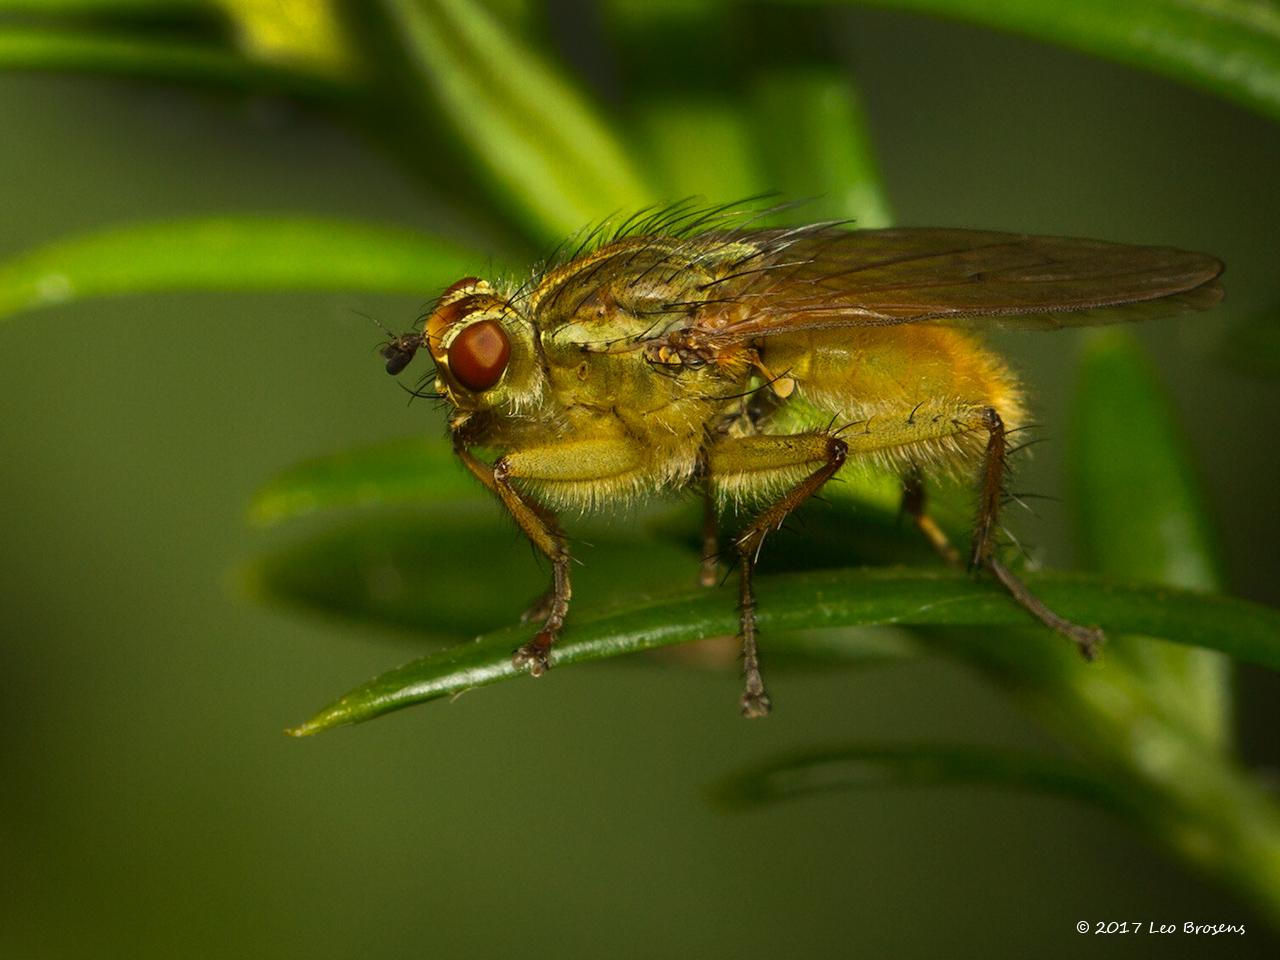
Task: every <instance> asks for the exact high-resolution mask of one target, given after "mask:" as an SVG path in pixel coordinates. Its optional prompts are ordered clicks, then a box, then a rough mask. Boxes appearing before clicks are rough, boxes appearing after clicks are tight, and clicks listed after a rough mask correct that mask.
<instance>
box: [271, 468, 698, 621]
mask: <svg viewBox="0 0 1280 960" xmlns="http://www.w3.org/2000/svg"><path fill="white" fill-rule="evenodd" d="M476 486H477V487H478V486H479V485H478V484H477V485H476ZM480 493H481V494H483V495H484V496H483V499H481V498H476V499H474V500H471V501H467V500H459V501H456V502H445V501H438V502H437V505H436V508H435V509H426V510H416V511H410V510H398V511H391V512H380V513H378V514H377V515H375V516H372V517H370V516H364V517H360V518H359V520H358V522H352V523H347V524H342V525H339V526H338V527H337V528H336V529H333V530H327V531H325V532H323V533H321V534H320V535H318V536H315V537H305V538H303V539H301V540H299V541H298V542H296V543H294V544H293V545H291V546H289V547H286V548H284V549H280V550H277V551H275V552H272V553H270V554H268V555H267V556H266V557H264V558H263V559H261V560H259V561H258V562H256V563H255V564H254V566H253V567H252V568H251V569H250V571H249V573H248V580H247V584H248V587H249V590H250V592H251V594H253V595H255V596H257V597H259V598H261V599H265V600H269V601H273V602H280V603H284V604H287V605H289V606H300V607H303V608H305V609H307V610H309V611H312V612H317V613H321V614H326V615H330V616H336V617H342V618H345V619H353V620H357V621H359V622H362V623H372V624H376V625H379V626H382V627H387V626H391V627H397V628H400V629H407V630H410V631H412V632H413V633H414V634H415V635H416V636H417V637H419V638H426V639H429V640H434V641H438V642H441V643H444V642H456V641H457V640H458V638H459V636H474V635H476V634H478V633H480V632H482V631H485V630H491V629H493V627H494V626H495V625H496V624H501V623H512V622H515V621H516V620H517V619H518V618H519V616H520V614H521V612H522V611H523V610H524V609H525V608H526V607H528V606H529V605H530V604H531V603H532V601H533V600H534V598H535V597H537V596H538V595H539V594H541V593H542V592H543V591H544V590H545V589H546V586H547V582H548V579H549V575H548V573H547V570H546V567H545V565H544V564H541V563H538V562H536V561H535V560H534V559H533V558H531V557H530V555H529V547H528V544H527V543H526V542H525V541H523V540H522V539H521V538H520V537H518V536H516V535H515V534H514V533H513V531H512V529H511V523H510V521H509V520H508V519H507V517H506V516H504V515H503V514H502V510H501V507H500V506H499V504H498V503H497V500H496V499H495V498H494V497H492V496H490V495H489V494H488V493H487V492H486V491H484V490H483V489H480ZM588 536H589V539H588V540H586V541H581V540H580V541H579V542H578V544H577V546H578V549H577V555H578V558H579V559H580V560H581V561H582V562H581V564H580V565H578V566H575V568H574V572H573V578H574V589H575V591H576V592H577V593H579V594H584V595H586V596H589V597H591V598H593V599H594V600H596V601H598V602H602V603H607V602H609V601H611V600H614V599H630V600H632V601H634V600H635V598H636V597H644V596H647V595H651V594H652V593H653V592H654V591H658V592H663V591H671V590H677V589H680V588H682V587H685V586H688V585H689V584H691V583H693V581H694V578H695V573H696V570H697V560H696V558H694V557H693V556H692V555H691V554H690V552H689V551H687V550H686V549H685V548H684V547H683V546H682V545H677V544H672V543H669V542H656V541H654V540H649V539H645V538H643V537H637V536H635V535H634V533H633V532H632V531H631V530H626V531H620V530H618V529H617V528H613V527H609V526H605V525H600V524H597V525H595V527H594V528H591V529H590V530H589V534H588Z"/></svg>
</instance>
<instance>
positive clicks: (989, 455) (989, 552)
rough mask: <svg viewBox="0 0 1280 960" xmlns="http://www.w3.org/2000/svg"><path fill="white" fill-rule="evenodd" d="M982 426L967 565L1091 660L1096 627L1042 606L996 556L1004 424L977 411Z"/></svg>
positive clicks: (1098, 634)
mask: <svg viewBox="0 0 1280 960" xmlns="http://www.w3.org/2000/svg"><path fill="white" fill-rule="evenodd" d="M979 418H980V423H981V426H982V427H984V428H986V430H987V448H986V452H985V453H984V455H983V460H982V488H981V490H980V492H979V500H978V519H977V523H976V525H975V527H974V531H973V549H972V552H971V553H970V555H969V565H970V566H971V567H973V568H975V569H977V568H984V567H985V568H986V569H987V570H990V571H991V573H992V575H993V576H994V577H995V578H996V580H997V581H999V583H1000V585H1001V586H1003V587H1004V588H1005V590H1007V591H1008V592H1009V595H1010V596H1011V597H1013V599H1014V600H1016V601H1017V602H1018V603H1019V605H1021V606H1022V608H1023V609H1024V610H1026V611H1027V612H1028V613H1030V614H1031V615H1032V616H1033V617H1035V618H1036V619H1037V620H1039V621H1040V622H1041V623H1043V624H1044V625H1045V626H1046V627H1049V628H1050V629H1051V630H1055V631H1057V632H1058V633H1061V634H1062V635H1063V636H1065V637H1067V638H1068V639H1070V640H1071V641H1073V642H1074V643H1075V645H1076V647H1078V648H1079V650H1080V653H1081V655H1082V656H1083V657H1084V658H1085V659H1086V660H1092V659H1093V658H1094V657H1095V656H1096V655H1097V652H1098V645H1099V644H1100V643H1102V641H1103V639H1105V638H1104V635H1103V632H1102V630H1101V629H1099V628H1098V627H1085V626H1082V625H1080V624H1078V623H1075V622H1073V621H1071V620H1068V619H1066V618H1065V617H1062V616H1059V615H1058V614H1057V613H1054V611H1052V610H1050V609H1049V608H1048V607H1047V606H1045V604H1044V601H1042V600H1041V599H1040V598H1039V597H1037V596H1036V595H1035V594H1034V593H1032V592H1031V590H1030V589H1029V588H1028V587H1027V585H1026V584H1025V583H1023V582H1022V581H1021V580H1019V579H1018V578H1017V577H1016V576H1014V574H1013V573H1012V571H1010V570H1009V569H1008V568H1007V567H1005V565H1004V564H1002V563H1001V562H1000V561H999V560H997V559H996V557H995V555H994V554H995V538H994V531H995V529H996V526H997V522H998V520H999V516H1000V499H1001V496H1002V494H1003V490H1004V473H1005V457H1006V454H1007V448H1006V444H1005V428H1004V421H1002V420H1001V419H1000V414H999V413H998V412H997V411H996V410H995V409H994V408H993V407H984V408H982V409H981V410H980V411H979Z"/></svg>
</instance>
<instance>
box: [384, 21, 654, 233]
mask: <svg viewBox="0 0 1280 960" xmlns="http://www.w3.org/2000/svg"><path fill="white" fill-rule="evenodd" d="M382 6H383V7H384V8H385V10H386V11H387V13H388V15H389V16H390V18H391V20H392V22H393V23H394V24H395V26H396V27H397V28H398V29H397V31H396V32H397V37H398V38H400V39H401V42H403V43H404V44H406V47H407V49H406V55H407V57H408V59H409V62H410V63H411V65H412V67H413V69H414V71H415V72H416V74H417V76H418V77H419V78H420V79H421V80H422V82H423V83H424V84H425V85H426V87H427V88H428V89H429V90H430V91H431V93H432V94H433V96H434V99H435V100H436V101H437V102H438V103H439V104H440V105H441V107H442V109H443V110H444V111H445V112H446V113H447V114H448V115H449V117H450V118H451V119H452V122H453V135H454V136H455V137H457V138H460V139H461V140H462V141H463V142H464V143H465V144H466V146H467V147H469V149H470V151H471V155H472V156H473V157H474V158H475V161H476V164H477V165H478V166H479V167H480V168H481V170H482V171H483V172H484V174H485V175H486V176H487V178H488V179H489V181H490V183H491V184H492V186H493V187H494V188H495V189H496V190H497V191H499V192H500V193H501V194H503V195H504V196H505V197H506V198H507V200H508V201H509V202H510V204H512V205H514V206H515V207H516V209H517V211H518V212H519V214H520V215H521V216H522V217H523V219H524V221H525V222H526V224H527V225H528V226H530V227H531V228H532V230H533V233H534V234H535V235H537V236H540V237H543V238H555V239H560V238H562V237H563V236H565V235H567V234H571V233H573V232H574V231H576V230H579V229H581V228H582V226H583V225H584V224H587V223H589V222H591V221H593V220H597V219H600V218H601V217H605V216H608V215H610V214H612V213H615V212H617V211H620V210H627V211H630V210H635V209H639V208H640V207H643V206H644V205H645V204H647V203H650V202H652V200H653V198H654V197H653V193H652V192H651V190H650V189H649V188H648V186H647V185H646V184H645V182H644V179H643V177H642V176H641V174H640V172H639V171H638V170H637V169H636V168H635V166H634V165H633V163H632V161H631V154H630V152H629V150H628V148H627V147H626V146H624V144H623V141H622V138H621V137H620V136H619V135H618V134H617V133H616V132H615V131H614V130H613V129H612V128H611V127H610V125H609V124H608V123H607V122H606V120H605V119H604V118H603V117H602V116H601V115H600V114H598V113H597V111H596V110H595V109H594V107H593V106H592V105H591V104H590V103H589V102H588V101H587V100H586V99H585V98H584V97H583V95H582V93H581V92H580V91H579V89H578V88H577V86H576V85H574V84H573V83H571V82H570V81H569V80H567V79H566V78H565V77H564V76H562V75H561V73H560V72H559V71H558V70H557V69H556V68H555V67H554V66H553V65H552V64H551V63H550V62H548V61H547V60H546V59H545V58H544V57H543V56H542V55H541V54H540V53H539V52H538V51H537V50H535V49H533V48H532V47H530V46H528V45H526V44H525V43H523V42H521V40H520V39H519V38H518V37H516V36H514V35H512V34H510V33H508V32H507V31H506V30H505V29H504V28H503V26H502V24H501V23H499V22H498V21H497V20H496V19H495V18H494V17H493V16H491V15H490V14H489V13H488V12H487V11H486V10H485V9H484V8H483V7H482V6H481V5H479V4H477V3H473V2H469V0H432V2H427V0H382Z"/></svg>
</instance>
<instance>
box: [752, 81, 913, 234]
mask: <svg viewBox="0 0 1280 960" xmlns="http://www.w3.org/2000/svg"><path fill="white" fill-rule="evenodd" d="M755 102H756V112H757V116H758V119H759V122H760V123H759V127H760V128H759V131H758V140H759V144H760V151H761V153H763V155H764V156H765V158H766V161H767V164H768V169H769V173H770V175H771V179H772V182H773V185H774V187H775V188H776V189H777V190H779V191H781V193H782V194H783V195H784V196H787V197H794V198H797V199H801V198H806V197H813V198H814V199H813V200H812V202H811V203H809V204H806V205H805V206H804V207H803V208H802V212H803V213H804V214H806V216H810V217H812V218H813V219H823V218H826V219H852V220H854V221H856V225H857V226H858V227H859V228H873V227H885V226H888V225H889V224H890V223H891V222H892V220H893V217H892V215H891V214H890V212H889V206H888V203H887V201H886V200H885V197H884V188H883V186H882V185H881V182H880V174H879V171H878V170H877V169H876V163H875V157H874V153H873V150H872V146H871V140H870V137H869V135H868V133H867V129H866V118H865V116H864V115H863V111H862V104H861V102H860V100H859V98H858V92H857V90H856V89H855V88H854V85H853V82H852V80H851V79H850V78H849V77H848V76H846V75H845V74H844V73H843V72H842V71H837V70H833V69H830V68H826V67H821V66H817V67H794V66H792V67H784V68H777V69H774V70H769V71H766V72H764V73H763V74H762V75H761V76H760V77H759V78H758V79H757V81H756V84H755Z"/></svg>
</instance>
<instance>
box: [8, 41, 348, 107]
mask: <svg viewBox="0 0 1280 960" xmlns="http://www.w3.org/2000/svg"><path fill="white" fill-rule="evenodd" d="M0 70H28V71H36V70H39V71H55V72H59V73H94V74H111V75H115V76H121V77H137V78H141V79H145V80H166V81H175V82H180V83H188V84H194V85H198V86H207V87H217V88H227V89H231V90H236V91H245V92H273V93H283V94H289V95H292V96H298V97H305V98H309V99H316V100H341V99H344V98H348V97H350V96H352V94H353V89H352V88H351V87H349V86H346V85H344V84H342V83H340V82H339V81H337V80H336V79H334V78H332V77H330V76H327V75H325V74H323V73H321V72H318V71H308V70H303V69H299V68H297V67H286V66H283V65H277V64H274V63H270V62H264V61H259V60H253V59H250V58H248V57H246V56H244V55H242V54H240V53H237V52H234V51H231V50H227V49H225V48H223V47H220V46H216V45H213V44H208V43H200V42H193V41H189V40H178V39H175V38H172V37H161V36H146V35H140V36H130V35H127V34H113V33H108V32H105V31H101V30H88V29H82V30H68V29H50V28H42V27H12V26H9V27H4V26H0Z"/></svg>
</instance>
